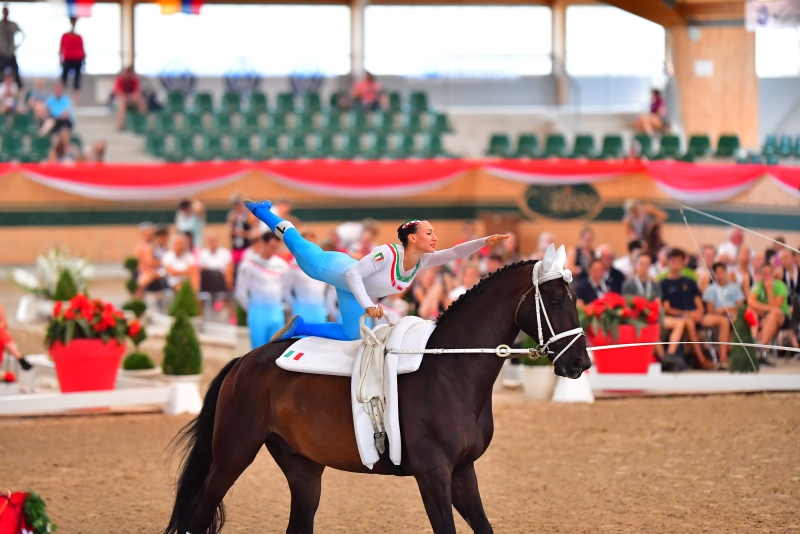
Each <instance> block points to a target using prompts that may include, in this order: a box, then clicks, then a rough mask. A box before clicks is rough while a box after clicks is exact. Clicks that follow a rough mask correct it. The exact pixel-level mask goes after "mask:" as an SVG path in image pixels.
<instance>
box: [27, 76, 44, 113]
mask: <svg viewBox="0 0 800 534" xmlns="http://www.w3.org/2000/svg"><path fill="white" fill-rule="evenodd" d="M47 96H48V95H47V91H45V88H44V79H43V78H36V80H35V81H34V82H33V89H31V92H30V93H28V100H27V101H26V102H25V106H26V107H27V108H28V109H30V110H31V111H33V116H34V117H36V119H37V120H38V121H39V125H41V123H42V122H44V120H45V119H46V118H47V116H48V113H47Z"/></svg>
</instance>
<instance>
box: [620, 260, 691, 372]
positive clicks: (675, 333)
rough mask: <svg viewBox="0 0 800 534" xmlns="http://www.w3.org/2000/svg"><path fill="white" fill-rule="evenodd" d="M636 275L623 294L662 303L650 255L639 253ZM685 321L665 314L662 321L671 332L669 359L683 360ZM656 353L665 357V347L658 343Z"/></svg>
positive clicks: (668, 347)
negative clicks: (682, 345)
mask: <svg viewBox="0 0 800 534" xmlns="http://www.w3.org/2000/svg"><path fill="white" fill-rule="evenodd" d="M634 266H635V272H634V276H633V277H632V278H631V279H630V280H627V281H626V282H625V284H624V285H623V286H622V294H623V295H625V296H631V297H643V298H645V299H647V301H648V302H652V301H654V300H657V301H658V302H659V305H660V304H661V284H659V283H658V282H656V281H655V280H654V279H653V277H652V276H651V268H652V262H651V260H650V256H648V255H647V254H644V253H639V254H638V255H637V256H636V260H635V262H634ZM685 324H686V323H685V321H684V320H683V319H682V318H680V317H670V316H665V317H663V319H662V321H661V327H662V328H663V329H664V330H665V331H669V332H670V336H669V343H670V344H669V345H668V346H667V358H666V359H667V360H668V361H676V360H679V361H681V362H683V351H682V350H681V345H680V341H681V339H682V338H683V330H684V328H685ZM655 350H656V354H658V356H659V357H660V358H662V359H664V347H663V346H662V345H656V347H655Z"/></svg>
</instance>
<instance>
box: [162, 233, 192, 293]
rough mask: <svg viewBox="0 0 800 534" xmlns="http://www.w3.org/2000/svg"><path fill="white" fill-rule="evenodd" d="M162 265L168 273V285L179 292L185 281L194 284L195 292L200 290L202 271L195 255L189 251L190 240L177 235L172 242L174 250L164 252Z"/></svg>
mask: <svg viewBox="0 0 800 534" xmlns="http://www.w3.org/2000/svg"><path fill="white" fill-rule="evenodd" d="M161 265H163V267H164V269H165V270H166V271H167V284H169V287H171V288H172V289H174V290H175V291H177V290H178V289H180V287H181V284H182V283H183V282H184V280H188V281H189V283H191V284H192V287H193V288H194V290H195V291H198V290H199V289H200V271H199V270H198V269H197V262H196V261H195V259H194V255H192V253H191V252H190V251H189V239H188V238H187V237H186V236H185V235H183V234H176V235H175V236H174V238H173V240H172V250H168V251H166V252H164V255H163V256H162V257H161Z"/></svg>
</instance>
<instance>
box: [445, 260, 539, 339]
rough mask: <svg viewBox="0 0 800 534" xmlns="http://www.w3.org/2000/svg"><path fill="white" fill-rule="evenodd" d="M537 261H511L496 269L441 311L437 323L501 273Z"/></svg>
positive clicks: (490, 283)
mask: <svg viewBox="0 0 800 534" xmlns="http://www.w3.org/2000/svg"><path fill="white" fill-rule="evenodd" d="M536 263H538V260H523V261H518V262H516V263H510V264H508V265H506V266H504V267H501V268H500V269H498V270H496V271H495V272H493V273H490V274H489V276H487V277H486V278H484V279H482V280H481V281H480V282H478V283H477V284H475V285H474V286H473V287H471V288H470V289H468V290H467V292H466V293H464V294H463V295H461V296H460V297H458V299H457V300H456V301H455V302H453V303H452V304H451V305H450V306H449V307H448V308H447V309H446V310H444V311H443V312H442V313H440V314H439V317H437V318H436V323H437V324H438V323H441V322H442V319H443V318H444V317H446V316H447V315H448V314H449V313H450V312H452V311H453V310H454V309H456V308H459V307H463V306H464V302H466V301H468V300H470V299H471V298H472V297H473V296H474V295H476V294H478V293H480V292H481V291H483V289H484V288H485V287H487V286H490V285H492V283H493V282H494V281H495V280H497V279H498V278H500V275H501V274H503V273H505V272H507V271H512V270H514V269H518V268H520V267H527V266H528V265H534V264H536Z"/></svg>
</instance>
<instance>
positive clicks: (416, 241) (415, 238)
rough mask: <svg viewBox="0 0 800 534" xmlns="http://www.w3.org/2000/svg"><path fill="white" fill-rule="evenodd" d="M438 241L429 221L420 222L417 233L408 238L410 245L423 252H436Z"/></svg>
mask: <svg viewBox="0 0 800 534" xmlns="http://www.w3.org/2000/svg"><path fill="white" fill-rule="evenodd" d="M436 240H437V237H436V232H434V231H433V226H431V223H429V222H428V221H422V222H420V223H419V224H418V225H417V233H415V234H412V235H410V236H408V244H409V245H410V246H412V247H414V248H416V249H417V250H420V251H422V252H434V251H435V250H436Z"/></svg>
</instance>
